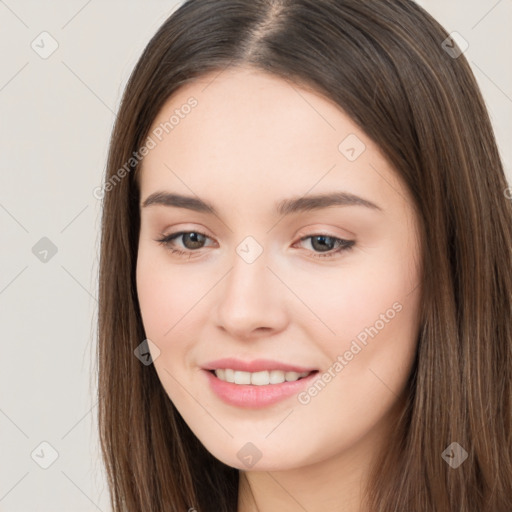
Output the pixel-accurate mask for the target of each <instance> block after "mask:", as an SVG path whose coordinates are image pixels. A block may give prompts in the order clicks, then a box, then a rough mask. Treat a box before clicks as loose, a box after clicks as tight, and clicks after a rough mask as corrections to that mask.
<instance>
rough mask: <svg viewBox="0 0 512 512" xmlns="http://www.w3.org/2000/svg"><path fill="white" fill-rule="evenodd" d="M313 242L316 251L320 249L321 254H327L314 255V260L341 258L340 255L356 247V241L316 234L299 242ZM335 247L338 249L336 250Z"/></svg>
mask: <svg viewBox="0 0 512 512" xmlns="http://www.w3.org/2000/svg"><path fill="white" fill-rule="evenodd" d="M308 239H310V240H311V246H312V247H313V248H314V249H320V251H321V253H325V254H321V253H320V254H318V253H317V254H314V255H313V257H314V258H334V257H336V256H339V253H341V252H343V251H348V250H350V249H352V247H353V246H354V245H355V243H356V242H355V241H354V240H344V239H342V238H337V237H334V236H330V235H324V234H315V235H309V236H305V237H302V238H301V239H300V240H299V242H303V241H304V240H308ZM334 247H337V248H336V249H334Z"/></svg>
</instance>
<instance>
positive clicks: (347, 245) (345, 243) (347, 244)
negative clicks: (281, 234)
mask: <svg viewBox="0 0 512 512" xmlns="http://www.w3.org/2000/svg"><path fill="white" fill-rule="evenodd" d="M190 233H195V234H197V235H201V236H204V237H205V238H210V237H209V236H207V235H206V234H204V233H201V232H200V231H178V232H176V233H171V234H169V235H162V238H159V239H157V240H155V241H156V242H158V243H160V244H161V245H163V246H164V247H165V249H166V250H168V251H170V252H171V253H172V254H177V255H178V256H185V255H186V254H188V257H189V258H191V257H192V254H193V253H194V252H198V251H199V249H196V250H193V249H189V250H187V251H182V250H180V249H175V248H174V247H172V246H171V245H170V244H171V242H172V241H173V240H174V239H175V238H179V237H180V236H182V235H187V234H190ZM317 236H324V237H326V238H331V239H332V240H334V241H335V243H336V244H338V245H339V247H338V248H337V249H331V250H330V251H329V252H326V253H315V254H314V256H313V258H335V257H337V256H340V255H341V254H340V253H342V252H345V251H350V250H351V249H352V248H353V247H354V245H355V241H354V240H344V239H342V238H336V237H334V236H331V235H327V234H324V233H316V234H314V235H309V236H305V237H302V238H300V239H299V242H302V241H304V240H307V239H308V238H315V237H317ZM201 249H202V247H201Z"/></svg>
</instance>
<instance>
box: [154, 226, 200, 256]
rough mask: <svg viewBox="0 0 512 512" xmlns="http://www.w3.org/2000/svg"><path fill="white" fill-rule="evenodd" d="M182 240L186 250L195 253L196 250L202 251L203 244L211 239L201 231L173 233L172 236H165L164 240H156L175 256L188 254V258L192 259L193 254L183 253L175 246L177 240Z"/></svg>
mask: <svg viewBox="0 0 512 512" xmlns="http://www.w3.org/2000/svg"><path fill="white" fill-rule="evenodd" d="M177 238H181V240H182V243H183V244H184V245H185V249H189V250H190V251H192V252H194V250H195V249H202V247H203V246H202V244H203V243H204V241H205V239H207V238H209V237H208V236H206V235H205V234H204V233H200V232H199V231H179V232H178V233H171V234H170V235H166V236H163V237H162V238H160V239H158V240H156V241H157V242H159V243H160V244H162V245H163V246H164V247H165V248H166V249H167V250H168V251H170V252H171V253H173V254H178V255H179V256H183V255H185V254H188V257H189V258H191V257H192V252H188V251H182V250H180V249H176V248H175V247H174V246H173V242H174V240H175V239H177Z"/></svg>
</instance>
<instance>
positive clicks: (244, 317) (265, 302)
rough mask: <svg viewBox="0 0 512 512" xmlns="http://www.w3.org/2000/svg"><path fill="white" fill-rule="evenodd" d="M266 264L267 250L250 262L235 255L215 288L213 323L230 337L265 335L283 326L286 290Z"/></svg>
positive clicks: (285, 315)
mask: <svg viewBox="0 0 512 512" xmlns="http://www.w3.org/2000/svg"><path fill="white" fill-rule="evenodd" d="M269 263H270V262H269V258H267V253H266V251H263V253H262V254H261V255H260V256H259V257H258V258H257V259H256V260H255V261H252V262H248V261H246V260H245V259H244V258H243V257H241V256H239V254H237V253H236V252H235V254H234V256H233V258H232V267H231V270H230V272H229V273H228V274H227V276H226V277H225V279H224V280H223V282H222V283H221V284H220V286H219V287H218V292H217V293H218V295H217V297H216V299H218V300H216V307H215V321H216V324H217V326H218V327H219V328H220V329H222V330H224V331H226V332H227V333H229V334H230V335H231V336H232V337H233V338H237V339H248V338H254V337H255V336H261V335H264V336H268V335H270V334H273V333H274V332H279V331H281V330H283V329H284V328H285V327H286V324H287V322H288V316H287V310H286V300H287V298H286V293H285V292H286V287H285V286H284V285H283V283H282V282H281V281H280V280H279V279H278V278H277V277H276V274H277V272H276V270H275V269H274V268H272V269H270V268H269V266H268V264H269Z"/></svg>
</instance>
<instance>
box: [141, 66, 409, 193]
mask: <svg viewBox="0 0 512 512" xmlns="http://www.w3.org/2000/svg"><path fill="white" fill-rule="evenodd" d="M191 105H193V106H191ZM155 133H156V134H157V135H155ZM150 136H151V137H152V138H153V139H154V141H155V143H156V145H155V147H154V148H153V149H151V151H150V152H149V154H147V155H146V156H145V157H144V159H143V161H142V176H141V195H142V197H145V196H146V195H147V194H148V193H150V192H154V191H155V190H154V189H155V187H157V188H174V189H176V188H178V189H179V190H180V191H182V192H187V193H189V194H190V192H191V191H192V192H194V193H195V192H197V193H199V192H201V195H202V196H203V197H204V195H205V191H206V193H207V194H208V195H209V196H210V197H211V192H214V193H215V195H220V196H222V195H223V194H224V195H225V198H227V199H229V198H231V200H233V199H234V197H233V193H235V194H236V197H237V198H238V199H240V200H244V201H249V202H250V201H251V200H254V198H255V197H260V196H264V197H267V198H268V199H269V200H271V199H272V198H273V196H274V195H275V199H277V198H280V197H282V196H283V193H282V191H283V190H286V191H287V194H286V195H287V196H290V195H302V194H305V193H307V192H308V190H312V189H315V190H312V192H325V191H328V190H338V189H340V188H344V189H350V192H352V193H354V194H359V195H362V196H368V195H373V198H374V199H375V202H378V201H379V200H380V201H381V202H382V201H383V200H384V199H385V198H384V197H383V196H384V195H385V190H384V188H383V186H382V185H383V183H384V181H385V182H388V183H389V182H393V181H396V176H394V174H395V173H394V172H393V171H392V169H391V168H390V166H389V165H388V163H387V162H386V160H385V159H384V157H383V155H382V154H381V152H380V150H379V148H378V147H377V146H376V145H375V144H374V143H373V142H372V141H371V140H370V139H369V138H368V137H367V136H366V135H365V134H364V132H363V131H362V130H361V129H360V128H359V127H358V126H357V125H355V123H354V122H353V121H352V120H351V119H350V118H349V117H348V116H347V115H346V114H345V113H344V112H343V110H342V109H341V108H340V107H339V106H338V105H336V104H335V103H334V102H332V101H331V100H329V99H328V98H325V97H324V96H322V95H321V94H319V93H317V92H314V91H310V90H306V89H303V88H301V87H300V86H298V85H297V84H294V83H292V82H289V81H286V80H284V79H281V78H279V77H276V76H273V75H270V74H267V73H265V72H262V71H259V70H254V69H252V68H233V69H225V70H222V71H220V72H219V71H216V72H212V73H209V74H207V75H204V76H201V77H200V78H198V79H196V80H195V81H194V82H191V83H188V84H186V85H184V86H182V87H181V88H180V89H179V90H177V91H176V92H175V93H174V94H173V95H172V96H171V97H170V98H169V99H168V100H167V101H166V102H165V104H164V106H163V107H162V108H161V110H160V112H159V113H158V115H157V116H156V118H155V120H154V122H153V124H152V127H151V130H150ZM347 140H348V141H349V142H351V145H352V146H354V143H355V144H356V146H355V148H356V150H357V151H358V152H359V151H361V154H360V156H358V158H357V159H355V160H354V159H350V158H347V154H346V153H344V151H345V150H346V147H344V146H346V143H345V142H344V141H347ZM358 144H359V145H358ZM372 166H373V167H374V168H378V169H379V171H378V172H375V170H373V169H372ZM383 180H384V181H383ZM388 186H389V185H388ZM399 187H400V184H399V183H398V182H396V183H395V188H399ZM187 189H188V190H187ZM369 189H370V194H368V190H369ZM372 189H373V190H372ZM274 192H275V194H274ZM384 202H385V201H384Z"/></svg>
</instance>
